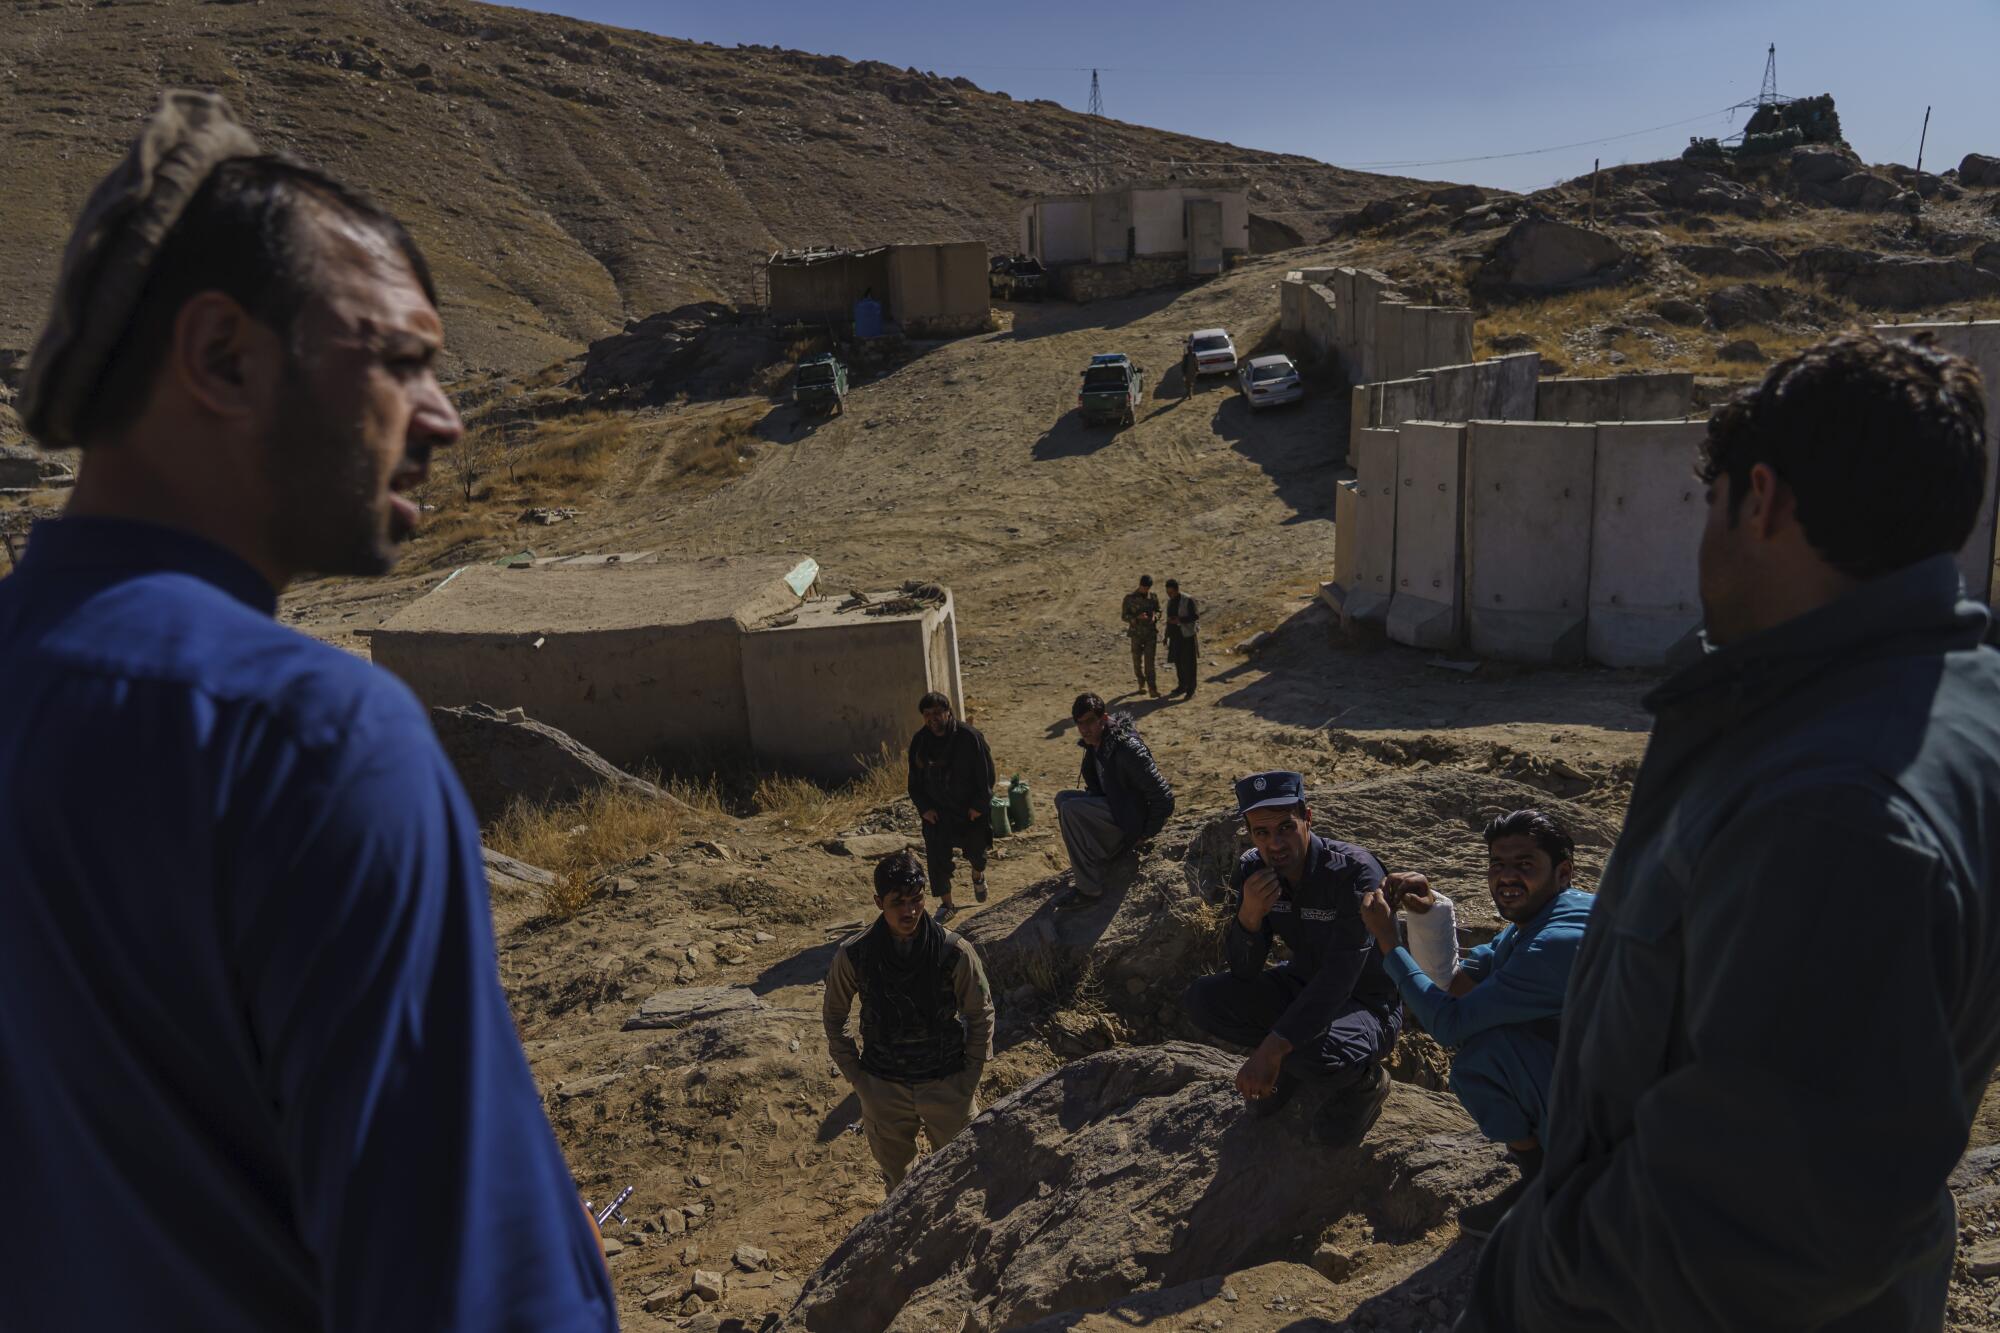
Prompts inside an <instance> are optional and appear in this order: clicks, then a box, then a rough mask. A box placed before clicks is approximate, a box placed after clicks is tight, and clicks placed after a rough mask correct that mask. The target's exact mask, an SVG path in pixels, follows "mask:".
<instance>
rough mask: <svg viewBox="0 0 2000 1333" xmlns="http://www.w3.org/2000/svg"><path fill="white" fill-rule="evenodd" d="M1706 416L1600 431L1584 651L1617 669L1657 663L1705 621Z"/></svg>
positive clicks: (1612, 425) (1613, 425)
mask: <svg viewBox="0 0 2000 1333" xmlns="http://www.w3.org/2000/svg"><path fill="white" fill-rule="evenodd" d="M1707 433H1708V423H1707V422H1705V421H1650V422H1648V421H1628V422H1623V423H1612V422H1607V423H1605V424H1603V425H1600V426H1598V427H1597V428H1596V435H1597V440H1596V474H1597V475H1596V482H1595V486H1594V490H1593V495H1592V499H1591V519H1590V625H1589V632H1588V635H1587V644H1586V650H1587V652H1588V653H1589V655H1590V660H1591V661H1593V662H1602V663H1603V664H1604V665H1606V666H1612V667H1634V666H1658V665H1660V664H1661V663H1662V662H1663V661H1664V660H1665V659H1666V655H1667V650H1668V649H1670V648H1672V647H1673V646H1674V645H1675V644H1676V643H1678V642H1680V641H1681V640H1682V639H1683V638H1685V637H1686V636H1687V634H1688V632H1689V631H1690V630H1693V629H1694V628H1695V627H1696V626H1698V625H1699V624H1700V623H1701V588H1700V582H1699V575H1698V572H1697V570H1696V567H1695V557H1696V553H1697V551H1698V550H1699V548H1700V545H1701V530H1702V525H1703V523H1704V522H1705V521H1706V520H1707V515H1708V505H1707V502H1706V501H1705V500H1704V499H1703V496H1702V489H1703V488H1702V486H1701V483H1700V482H1698V481H1696V480H1695V477H1694V461H1695V455H1696V451H1697V450H1699V449H1700V447H1701V442H1702V439H1703V437H1704V436H1706V435H1707Z"/></svg>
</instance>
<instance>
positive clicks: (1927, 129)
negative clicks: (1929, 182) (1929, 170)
mask: <svg viewBox="0 0 2000 1333" xmlns="http://www.w3.org/2000/svg"><path fill="white" fill-rule="evenodd" d="M1930 137H1931V109H1930V108H1929V107H1925V108H1924V132H1923V133H1922V134H1920V135H1918V136H1917V174H1918V175H1919V176H1921V175H1923V174H1924V141H1925V140H1926V139H1928V138H1930Z"/></svg>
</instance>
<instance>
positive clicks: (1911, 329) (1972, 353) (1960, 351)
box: [1875, 320, 2000, 605]
mask: <svg viewBox="0 0 2000 1333" xmlns="http://www.w3.org/2000/svg"><path fill="white" fill-rule="evenodd" d="M1875 332H1876V333H1877V334H1878V335H1879V336H1881V337H1884V338H1909V337H1913V336H1915V335H1916V334H1918V333H1928V334H1930V335H1931V338H1932V341H1933V342H1935V343H1936V345H1937V346H1938V347H1940V348H1942V349H1944V350H1945V351H1947V352H1950V353H1952V354H1953V355H1955V356H1962V357H1964V358H1965V359H1966V360H1968V361H1970V362H1972V363H1973V364H1974V365H1976V366H1978V367H1979V375H1980V378H1981V379H1983V380H1985V381H1986V495H1985V497H1984V498H1983V499H1982V500H1981V501H1980V505H1979V522H1978V523H1977V524H1975V525H1974V527H1973V529H1972V536H1971V537H1970V538H1969V539H1968V540H1967V541H1966V543H1965V545H1964V547H1962V548H1961V549H1960V551H1959V553H1958V569H1959V572H1960V573H1961V574H1963V575H1964V576H1965V586H1966V590H1967V591H1968V592H1969V593H1970V595H1972V596H1974V597H1977V598H1978V599H1979V600H1980V601H1982V602H1986V603H1988V604H1989V605H1990V604H1991V603H1992V601H1993V593H1994V588H1995V581H1994V568H1993V564H1994V555H1995V551H1994V505H1995V499H1996V496H2000V320H1982V321H1980V322H1978V323H1973V324H1896V325H1878V326H1877V327H1876V329H1875Z"/></svg>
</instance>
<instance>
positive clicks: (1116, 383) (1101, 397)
mask: <svg viewBox="0 0 2000 1333" xmlns="http://www.w3.org/2000/svg"><path fill="white" fill-rule="evenodd" d="M1145 378H1146V372H1145V370H1144V368H1142V367H1140V366H1135V365H1133V364H1132V358H1131V357H1129V356H1127V355H1125V354H1124V353H1123V352H1103V353H1100V354H1098V355H1097V356H1093V357H1091V358H1090V364H1089V365H1088V366H1086V367H1085V368H1084V371H1083V387H1082V388H1081V389H1079V390H1078V391H1077V395H1076V409H1077V411H1079V412H1081V413H1082V414H1083V420H1084V424H1086V425H1092V426H1096V425H1102V424H1105V423H1107V422H1108V423H1110V424H1111V425H1114V426H1129V425H1131V424H1132V423H1133V422H1134V421H1135V420H1137V419H1138V418H1137V413H1138V410H1139V400H1140V398H1141V397H1142V396H1143V394H1142V392H1141V385H1142V383H1143V382H1144V380H1145Z"/></svg>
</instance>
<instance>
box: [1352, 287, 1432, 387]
mask: <svg viewBox="0 0 2000 1333" xmlns="http://www.w3.org/2000/svg"><path fill="white" fill-rule="evenodd" d="M1410 310H1411V307H1410V306H1408V305H1407V304H1405V303H1403V302H1401V301H1380V302H1377V303H1376V306H1375V346H1374V360H1373V362H1372V364H1373V366H1374V368H1375V370H1374V378H1376V379H1379V380H1400V379H1407V378H1408V377H1409V375H1410V374H1411V372H1413V371H1415V370H1416V367H1415V366H1412V365H1410V364H1408V363H1407V362H1405V361H1404V360H1403V325H1404V322H1405V321H1406V320H1407V319H1408V317H1409V313H1410ZM1418 318H1419V320H1421V318H1422V316H1418ZM1417 341H1418V344H1419V345H1421V344H1422V342H1423V330H1422V328H1421V327H1419V329H1418V331H1417ZM1365 355H1366V354H1365V353H1364V356H1365Z"/></svg>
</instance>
